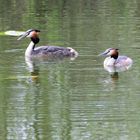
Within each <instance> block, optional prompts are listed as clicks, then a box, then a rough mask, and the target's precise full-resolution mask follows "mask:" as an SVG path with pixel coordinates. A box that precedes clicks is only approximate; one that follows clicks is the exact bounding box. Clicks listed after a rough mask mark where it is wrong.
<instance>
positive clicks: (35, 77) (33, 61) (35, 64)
mask: <svg viewBox="0 0 140 140" xmlns="http://www.w3.org/2000/svg"><path fill="white" fill-rule="evenodd" d="M75 58H76V57H68V58H64V57H56V56H55V57H44V58H42V57H40V58H34V57H27V56H25V62H26V64H27V69H28V71H29V72H30V74H31V76H30V81H31V82H36V83H38V82H39V71H40V63H43V64H48V63H54V62H57V63H59V62H63V61H65V60H66V61H74V60H75Z"/></svg>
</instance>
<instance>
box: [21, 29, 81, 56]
mask: <svg viewBox="0 0 140 140" xmlns="http://www.w3.org/2000/svg"><path fill="white" fill-rule="evenodd" d="M39 32H40V30H36V29H29V30H27V31H26V32H25V33H23V34H22V35H20V37H19V38H18V40H20V39H22V38H24V37H29V38H31V42H30V44H29V46H28V47H27V49H26V51H25V56H26V57H36V56H37V57H42V56H43V57H45V56H47V57H49V56H50V57H77V56H78V52H77V51H75V50H74V49H72V48H70V47H67V48H64V47H58V46H40V47H35V45H36V44H37V43H39Z"/></svg>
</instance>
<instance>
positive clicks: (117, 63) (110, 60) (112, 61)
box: [100, 48, 133, 72]
mask: <svg viewBox="0 0 140 140" xmlns="http://www.w3.org/2000/svg"><path fill="white" fill-rule="evenodd" d="M118 50H119V49H115V48H109V49H107V50H106V51H105V52H103V53H101V54H100V55H103V56H108V57H106V58H105V60H104V68H105V69H106V70H108V71H113V72H114V71H117V72H119V71H125V70H127V69H129V68H130V67H131V66H132V63H133V60H132V59H131V58H129V57H127V56H121V55H119V52H118Z"/></svg>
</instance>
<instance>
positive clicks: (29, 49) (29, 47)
mask: <svg viewBox="0 0 140 140" xmlns="http://www.w3.org/2000/svg"><path fill="white" fill-rule="evenodd" d="M34 46H35V44H34V42H33V41H31V42H30V44H29V46H28V47H27V49H26V51H25V56H27V57H30V56H31V54H32V51H33V48H34Z"/></svg>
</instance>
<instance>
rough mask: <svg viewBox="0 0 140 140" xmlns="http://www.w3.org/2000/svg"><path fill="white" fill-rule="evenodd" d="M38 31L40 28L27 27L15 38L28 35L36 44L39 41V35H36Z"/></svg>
mask: <svg viewBox="0 0 140 140" xmlns="http://www.w3.org/2000/svg"><path fill="white" fill-rule="evenodd" d="M39 32H40V30H37V29H29V30H27V31H26V32H25V33H23V34H22V35H20V37H19V38H18V39H17V40H21V39H22V38H25V37H29V38H31V40H32V41H33V42H34V43H35V44H37V43H38V42H39V36H38V35H39Z"/></svg>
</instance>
